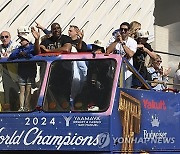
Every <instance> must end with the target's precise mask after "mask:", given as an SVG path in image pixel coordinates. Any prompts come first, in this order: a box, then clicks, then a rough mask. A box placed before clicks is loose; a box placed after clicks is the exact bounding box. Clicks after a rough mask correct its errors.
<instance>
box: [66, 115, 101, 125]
mask: <svg viewBox="0 0 180 154" xmlns="http://www.w3.org/2000/svg"><path fill="white" fill-rule="evenodd" d="M63 118H64V120H65V126H66V127H69V126H70V121H72V123H73V124H75V125H76V126H79V127H97V126H99V124H101V123H102V122H101V119H100V117H99V116H90V117H88V116H87V117H79V116H74V117H71V116H68V117H66V116H63Z"/></svg>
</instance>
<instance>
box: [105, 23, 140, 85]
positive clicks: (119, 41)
mask: <svg viewBox="0 0 180 154" xmlns="http://www.w3.org/2000/svg"><path fill="white" fill-rule="evenodd" d="M129 29H130V24H129V23H128V22H123V23H122V24H121V25H120V29H119V31H118V32H117V33H116V35H114V36H112V37H111V39H110V40H109V42H108V45H107V48H106V54H110V53H114V54H120V55H121V56H123V57H126V58H127V59H128V60H129V62H130V64H131V65H133V59H132V57H133V55H134V53H135V52H136V50H137V42H136V41H135V40H134V39H132V38H131V37H129ZM125 80H126V87H127V88H130V87H131V85H132V72H130V71H129V70H127V71H126V72H125Z"/></svg>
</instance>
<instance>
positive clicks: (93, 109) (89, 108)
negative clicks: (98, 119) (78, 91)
mask: <svg viewBox="0 0 180 154" xmlns="http://www.w3.org/2000/svg"><path fill="white" fill-rule="evenodd" d="M88 111H99V107H98V106H94V105H92V106H90V107H88Z"/></svg>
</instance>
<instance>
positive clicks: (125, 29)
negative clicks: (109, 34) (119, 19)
mask: <svg viewBox="0 0 180 154" xmlns="http://www.w3.org/2000/svg"><path fill="white" fill-rule="evenodd" d="M120 31H121V32H122V31H124V32H125V33H126V32H127V31H128V29H127V28H120Z"/></svg>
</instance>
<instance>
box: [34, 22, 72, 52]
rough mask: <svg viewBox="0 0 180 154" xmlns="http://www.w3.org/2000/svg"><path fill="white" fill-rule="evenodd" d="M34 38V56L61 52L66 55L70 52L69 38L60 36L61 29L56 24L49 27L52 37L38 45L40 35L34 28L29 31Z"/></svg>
mask: <svg viewBox="0 0 180 154" xmlns="http://www.w3.org/2000/svg"><path fill="white" fill-rule="evenodd" d="M31 31H32V34H33V36H34V38H35V43H34V45H35V51H36V54H40V53H49V52H62V53H68V52H70V51H71V48H72V45H71V38H70V37H69V36H67V35H63V34H61V32H62V31H61V27H60V25H59V24H58V23H53V24H52V25H51V32H52V36H50V37H49V38H46V39H45V40H43V41H42V42H41V43H40V45H39V38H40V33H39V31H36V30H35V28H34V27H32V29H31Z"/></svg>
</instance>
